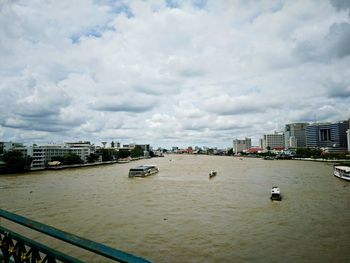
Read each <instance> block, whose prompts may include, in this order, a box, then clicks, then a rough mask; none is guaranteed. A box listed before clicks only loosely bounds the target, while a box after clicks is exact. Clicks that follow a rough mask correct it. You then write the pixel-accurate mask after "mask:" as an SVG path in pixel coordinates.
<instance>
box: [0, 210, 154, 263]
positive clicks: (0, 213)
mask: <svg viewBox="0 0 350 263" xmlns="http://www.w3.org/2000/svg"><path fill="white" fill-rule="evenodd" d="M0 217H3V218H6V219H8V220H10V221H12V222H15V223H18V224H20V225H23V226H26V227H29V228H31V229H34V230H36V231H39V232H41V233H44V234H46V235H49V236H51V237H54V238H57V239H59V240H62V241H64V242H67V243H70V244H72V245H74V246H77V247H80V248H83V249H86V250H88V251H91V252H94V253H96V254H98V255H101V256H104V257H107V258H110V259H113V260H117V261H120V262H130V263H146V262H150V261H148V260H146V259H143V258H141V257H137V256H134V255H132V254H129V253H126V252H123V251H121V250H118V249H115V248H112V247H108V246H106V245H104V244H101V243H97V242H95V241H92V240H89V239H86V238H82V237H79V236H77V235H74V234H71V233H68V232H65V231H62V230H59V229H57V228H54V227H51V226H48V225H45V224H42V223H40V222H37V221H34V220H31V219H28V218H25V217H23V216H20V215H16V214H14V213H11V212H8V211H6V210H3V209H0Z"/></svg>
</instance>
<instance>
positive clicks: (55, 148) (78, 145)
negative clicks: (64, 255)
mask: <svg viewBox="0 0 350 263" xmlns="http://www.w3.org/2000/svg"><path fill="white" fill-rule="evenodd" d="M2 145H3V149H4V150H5V151H10V150H15V151H20V152H21V153H22V154H23V155H24V156H25V155H29V156H30V157H32V158H33V161H32V164H31V168H32V169H38V168H43V167H45V166H46V164H47V163H48V162H51V160H52V158H53V157H63V156H65V155H67V154H72V153H73V154H76V155H78V156H79V157H80V159H81V160H83V161H84V162H87V159H88V157H89V156H90V154H91V153H94V152H95V146H94V145H93V144H91V143H90V142H74V143H65V144H62V145H59V144H53V145H52V144H49V145H44V146H36V145H33V146H29V147H27V146H23V145H22V144H19V143H12V142H8V143H2Z"/></svg>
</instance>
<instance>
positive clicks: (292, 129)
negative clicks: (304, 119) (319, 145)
mask: <svg viewBox="0 0 350 263" xmlns="http://www.w3.org/2000/svg"><path fill="white" fill-rule="evenodd" d="M308 125H309V123H290V124H286V126H285V129H284V139H285V148H297V147H299V148H303V147H306V133H305V131H306V127H307V126H308Z"/></svg>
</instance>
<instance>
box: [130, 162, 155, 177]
mask: <svg viewBox="0 0 350 263" xmlns="http://www.w3.org/2000/svg"><path fill="white" fill-rule="evenodd" d="M158 172H159V169H158V167H157V166H155V165H139V166H136V167H134V168H131V169H130V170H129V177H146V176H150V175H152V174H156V173H158Z"/></svg>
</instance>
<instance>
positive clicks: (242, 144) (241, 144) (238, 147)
mask: <svg viewBox="0 0 350 263" xmlns="http://www.w3.org/2000/svg"><path fill="white" fill-rule="evenodd" d="M251 147H252V139H251V138H245V139H244V140H238V139H236V140H233V151H234V152H235V154H237V153H240V152H242V151H244V150H248V149H249V148H251Z"/></svg>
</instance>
